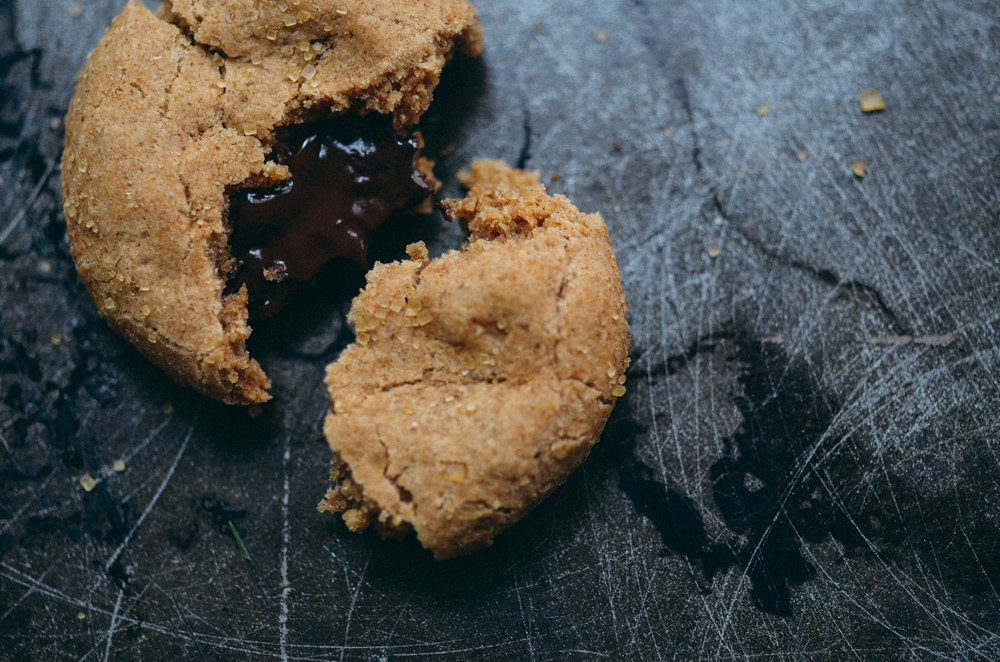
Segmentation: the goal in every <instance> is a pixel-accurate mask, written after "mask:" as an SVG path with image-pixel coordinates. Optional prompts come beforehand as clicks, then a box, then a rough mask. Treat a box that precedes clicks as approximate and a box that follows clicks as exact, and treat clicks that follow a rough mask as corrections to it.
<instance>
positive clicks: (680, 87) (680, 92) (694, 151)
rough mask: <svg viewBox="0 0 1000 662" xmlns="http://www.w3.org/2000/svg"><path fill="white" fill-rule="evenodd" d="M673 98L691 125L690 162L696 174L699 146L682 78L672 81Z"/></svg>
mask: <svg viewBox="0 0 1000 662" xmlns="http://www.w3.org/2000/svg"><path fill="white" fill-rule="evenodd" d="M674 96H675V97H677V101H679V102H680V104H681V108H683V109H684V115H685V116H686V117H687V121H688V123H689V124H690V125H691V132H692V135H693V136H694V139H693V141H692V144H691V162H692V163H694V168H695V170H696V171H697V172H701V167H702V164H701V145H700V141H699V138H698V133H697V131H695V128H694V127H695V124H694V110H693V109H692V108H691V95H689V94H688V89H687V82H685V80H684V78H676V79H674Z"/></svg>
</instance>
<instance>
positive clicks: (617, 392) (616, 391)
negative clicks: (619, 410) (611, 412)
mask: <svg viewBox="0 0 1000 662" xmlns="http://www.w3.org/2000/svg"><path fill="white" fill-rule="evenodd" d="M611 395H613V396H615V397H616V398H620V397H622V396H623V395H625V387H624V386H622V385H621V384H619V385H618V386H616V387H614V388H613V389H611Z"/></svg>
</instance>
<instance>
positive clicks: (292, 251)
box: [229, 114, 434, 318]
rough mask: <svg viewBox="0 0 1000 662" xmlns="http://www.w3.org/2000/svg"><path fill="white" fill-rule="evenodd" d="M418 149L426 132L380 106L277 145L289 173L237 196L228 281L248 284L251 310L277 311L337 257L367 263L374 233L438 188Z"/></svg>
mask: <svg viewBox="0 0 1000 662" xmlns="http://www.w3.org/2000/svg"><path fill="white" fill-rule="evenodd" d="M419 150H420V144H419V140H418V138H416V137H415V136H404V137H399V136H397V135H396V134H395V133H394V132H393V130H392V122H391V119H390V118H389V117H387V116H382V115H374V114H373V115H368V116H366V117H363V118H362V117H356V116H342V117H337V118H334V119H331V120H325V121H323V122H320V123H315V124H310V125H308V127H306V128H303V129H302V130H300V131H298V132H295V133H293V134H292V137H291V138H289V140H287V141H285V142H284V143H283V144H281V145H278V146H276V147H275V153H276V155H277V156H278V159H279V160H280V161H281V162H283V163H285V164H286V165H287V166H288V169H289V171H290V172H291V174H292V176H291V178H290V179H287V180H285V181H283V182H281V183H280V184H278V185H277V186H275V187H273V188H267V189H246V190H243V191H239V192H237V193H235V194H233V195H231V196H230V207H229V219H230V221H231V223H232V228H233V231H232V234H231V235H230V237H229V245H230V249H231V251H232V255H233V257H234V258H235V259H236V268H235V270H234V272H233V273H232V274H231V277H230V287H231V288H232V289H233V290H238V289H239V288H240V286H241V285H244V284H245V285H246V286H247V293H248V295H249V303H248V308H249V310H250V316H251V318H262V317H270V316H271V315H274V314H275V313H277V312H278V311H279V310H281V307H282V305H283V304H284V298H285V297H286V296H287V295H288V294H290V293H292V292H293V291H295V290H296V289H298V288H299V287H301V286H302V285H304V284H305V283H307V282H309V281H310V280H312V278H313V277H314V276H316V274H317V273H319V270H320V268H322V266H323V265H324V264H326V263H327V262H329V261H330V260H332V259H334V258H338V257H344V258H349V259H351V260H353V261H354V262H356V263H357V264H358V265H359V266H361V267H362V268H363V269H366V270H367V269H368V258H367V255H366V251H367V248H368V235H369V233H371V232H372V231H373V230H375V229H377V228H378V227H379V226H380V225H382V223H384V222H385V221H386V219H388V218H389V216H390V215H392V213H393V212H396V211H399V210H402V209H408V208H410V207H413V206H414V205H416V204H419V203H420V202H421V201H423V200H424V199H426V198H427V196H429V195H430V194H431V193H433V190H434V189H433V187H432V186H431V184H429V183H428V182H427V181H426V179H425V178H424V175H423V174H422V173H421V172H420V171H419V170H418V169H417V168H416V165H415V159H416V157H417V155H418V152H419Z"/></svg>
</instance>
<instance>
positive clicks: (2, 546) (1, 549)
mask: <svg viewBox="0 0 1000 662" xmlns="http://www.w3.org/2000/svg"><path fill="white" fill-rule="evenodd" d="M14 543H15V541H14V536H13V535H11V534H9V533H7V532H6V531H5V532H3V533H0V559H2V558H3V557H5V556H7V554H8V553H10V550H12V549H14Z"/></svg>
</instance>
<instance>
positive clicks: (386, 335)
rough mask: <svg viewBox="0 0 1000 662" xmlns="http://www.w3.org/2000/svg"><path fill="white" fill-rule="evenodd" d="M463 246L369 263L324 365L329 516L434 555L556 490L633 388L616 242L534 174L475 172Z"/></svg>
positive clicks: (442, 555)
mask: <svg viewBox="0 0 1000 662" xmlns="http://www.w3.org/2000/svg"><path fill="white" fill-rule="evenodd" d="M460 179H462V181H463V183H465V184H466V185H467V186H469V187H470V191H469V194H468V196H467V197H466V198H465V199H464V200H446V201H445V202H444V203H443V204H444V206H445V208H446V209H447V211H448V213H449V215H450V216H452V217H457V218H458V219H459V220H460V221H461V222H462V224H463V225H464V226H465V227H467V229H468V231H469V233H470V236H469V240H468V242H467V243H466V244H465V245H463V246H462V247H461V249H459V250H454V251H450V252H448V253H447V254H445V255H443V256H442V257H440V258H437V259H435V260H428V256H427V250H426V248H424V246H423V245H422V244H415V245H413V246H411V247H410V248H409V253H410V256H411V259H410V260H408V261H406V262H396V263H392V264H384V265H376V267H375V268H374V269H373V270H372V271H371V272H369V273H368V285H367V287H366V288H365V289H364V290H363V291H362V292H361V294H359V295H358V297H357V298H356V299H355V300H354V302H353V306H352V308H351V312H350V315H349V319H350V321H352V322H353V323H354V325H355V329H356V331H357V340H356V342H355V344H353V345H351V346H350V347H348V348H347V349H346V350H344V352H343V354H341V356H340V358H339V359H338V360H337V362H336V363H334V364H332V365H330V367H329V368H328V369H327V385H328V387H329V389H330V396H331V399H332V401H333V408H332V409H331V411H330V413H329V414H328V415H327V418H326V424H325V433H326V438H327V440H328V441H329V443H330V448H332V449H333V451H334V452H335V453H336V457H335V460H334V468H333V472H332V474H331V477H332V478H333V479H334V480H336V481H337V483H336V485H335V487H334V489H332V490H330V491H329V493H328V494H327V499H326V500H325V501H324V502H323V503H321V504H320V509H321V510H328V511H331V512H343V518H344V521H345V523H346V524H347V526H348V528H350V529H351V530H353V531H362V530H364V529H365V528H366V527H367V526H368V525H369V524H371V523H372V522H374V524H375V526H376V528H377V529H378V531H379V532H380V533H381V534H383V536H387V535H392V536H402V535H405V534H406V533H407V532H408V531H409V530H411V529H412V530H415V531H416V534H417V537H418V539H419V540H420V542H421V544H422V545H423V546H424V547H426V548H428V549H430V550H431V551H432V552H433V553H434V556H435V558H438V559H447V558H451V557H453V556H456V555H460V554H464V553H467V552H471V551H474V550H476V549H480V548H482V547H485V546H487V545H489V544H490V543H491V542H492V541H493V539H494V537H496V535H497V534H499V533H500V532H501V531H503V530H504V529H506V528H507V527H508V526H510V525H511V524H513V523H514V522H516V521H517V520H518V519H520V518H521V517H522V516H523V515H524V514H525V513H527V512H528V511H529V510H530V509H531V508H532V507H534V506H535V505H536V504H538V503H539V502H540V501H541V500H542V499H544V498H545V497H546V496H548V495H549V494H550V493H551V492H552V491H553V490H554V489H555V488H556V487H557V486H559V485H560V484H561V483H562V482H563V481H564V480H565V479H566V477H567V476H568V475H569V473H570V472H572V471H573V469H575V468H576V467H577V466H578V465H579V464H580V463H581V462H582V461H583V460H584V458H586V457H587V454H588V453H589V452H590V449H591V448H592V447H593V445H594V444H595V443H596V442H597V440H598V438H599V436H600V433H601V430H602V429H603V428H604V424H605V422H606V421H607V419H608V415H609V414H610V413H611V408H612V407H613V406H614V403H615V400H616V398H617V397H618V396H620V395H622V394H623V393H624V392H625V387H624V386H623V383H624V381H625V378H624V372H625V369H626V368H627V366H628V349H629V345H630V342H631V341H630V338H629V332H628V324H627V322H626V321H625V313H626V312H627V310H628V308H627V306H626V304H625V296H624V294H623V293H622V287H621V278H620V276H619V273H618V266H617V263H616V262H615V257H614V254H613V253H612V251H611V243H610V241H609V239H608V231H607V228H606V227H605V225H604V221H603V220H602V219H601V217H600V216H599V215H597V214H590V215H587V214H583V213H581V212H580V211H579V210H577V209H576V207H574V206H573V205H572V204H571V203H570V202H569V200H567V199H566V198H565V197H563V196H560V195H556V196H549V195H547V194H546V192H545V188H544V187H543V186H542V185H541V184H540V183H539V181H538V175H537V173H527V172H522V171H519V170H513V169H510V168H508V167H507V166H505V165H504V164H503V163H501V162H497V161H477V162H476V163H474V164H473V167H472V172H471V173H465V174H464V175H463V176H460Z"/></svg>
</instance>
